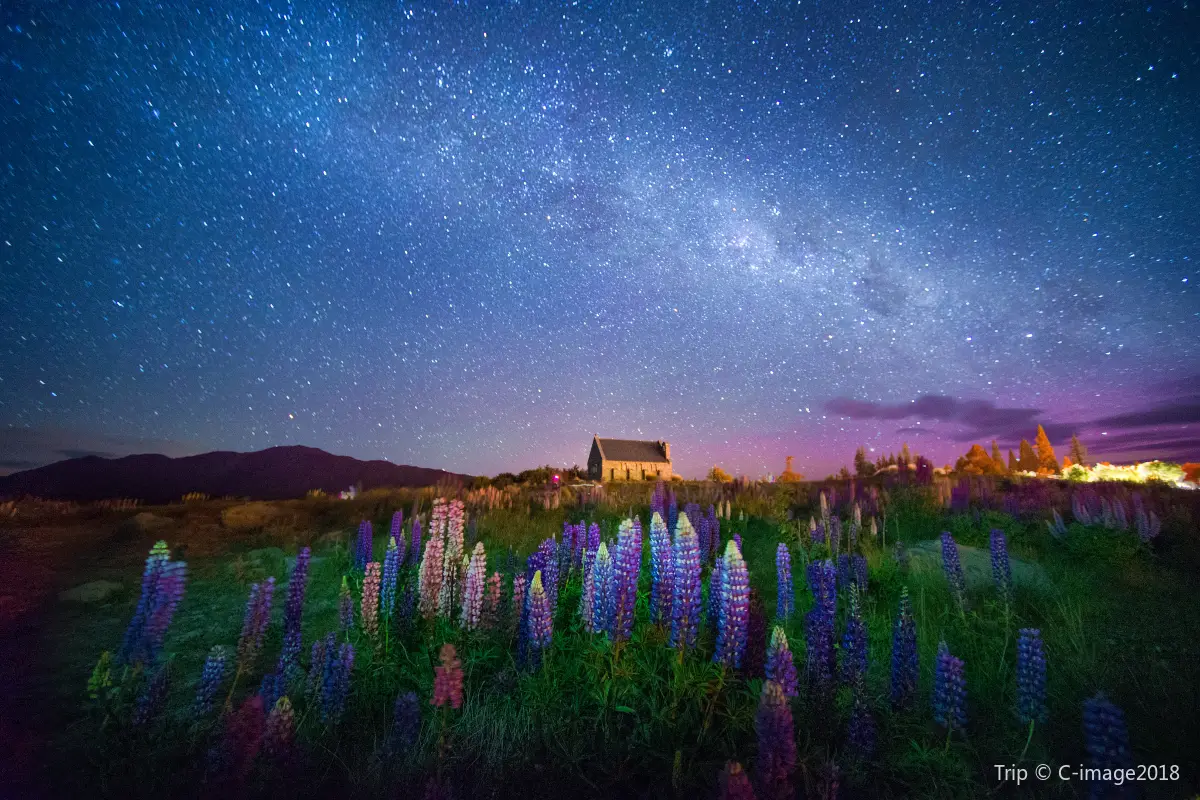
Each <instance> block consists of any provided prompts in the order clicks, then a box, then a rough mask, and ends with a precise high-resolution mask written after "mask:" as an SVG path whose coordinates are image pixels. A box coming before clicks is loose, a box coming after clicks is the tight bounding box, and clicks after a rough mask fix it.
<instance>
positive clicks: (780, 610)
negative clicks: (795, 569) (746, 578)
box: [775, 542, 796, 622]
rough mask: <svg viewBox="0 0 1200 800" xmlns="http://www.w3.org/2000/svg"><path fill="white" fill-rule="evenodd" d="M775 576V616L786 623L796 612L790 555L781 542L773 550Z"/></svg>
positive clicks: (786, 547)
mask: <svg viewBox="0 0 1200 800" xmlns="http://www.w3.org/2000/svg"><path fill="white" fill-rule="evenodd" d="M775 575H776V579H777V584H778V585H777V592H776V595H775V609H776V612H775V616H776V617H777V618H778V619H781V620H783V621H785V622H786V621H787V620H789V619H790V618H791V616H792V612H793V611H795V610H796V592H795V589H794V588H793V587H792V553H791V551H790V550H788V546H787V545H786V544H784V543H783V542H780V543H779V546H778V547H776V548H775Z"/></svg>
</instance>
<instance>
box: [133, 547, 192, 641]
mask: <svg viewBox="0 0 1200 800" xmlns="http://www.w3.org/2000/svg"><path fill="white" fill-rule="evenodd" d="M186 582H187V562H185V561H167V562H166V563H164V564H163V565H162V571H161V572H160V573H159V575H158V585H157V588H156V589H155V591H154V598H153V600H152V601H151V603H150V613H149V614H148V615H147V617H146V627H145V632H144V634H143V645H142V648H141V650H142V652H143V653H144V655H145V659H146V661H147V662H153V661H154V660H155V659H157V658H158V653H159V651H160V650H161V649H162V644H163V639H164V638H165V637H166V635H167V628H169V627H171V620H172V619H173V618H174V616H175V609H176V608H177V607H178V606H179V601H180V600H182V599H183V588H184V584H185V583H186Z"/></svg>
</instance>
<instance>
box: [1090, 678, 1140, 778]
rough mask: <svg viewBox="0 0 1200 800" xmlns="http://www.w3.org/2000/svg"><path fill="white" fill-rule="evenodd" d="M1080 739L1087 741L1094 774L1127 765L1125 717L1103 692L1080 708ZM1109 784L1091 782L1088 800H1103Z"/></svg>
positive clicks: (1127, 739) (1127, 741)
mask: <svg viewBox="0 0 1200 800" xmlns="http://www.w3.org/2000/svg"><path fill="white" fill-rule="evenodd" d="M1083 736H1084V739H1085V740H1086V741H1087V751H1088V762H1089V766H1091V767H1094V768H1095V769H1097V770H1115V769H1127V768H1128V767H1129V765H1130V760H1131V759H1130V751H1129V731H1128V730H1127V729H1126V727H1125V714H1124V712H1122V711H1121V709H1119V708H1117V707H1116V706H1115V705H1113V704H1112V703H1111V702H1109V700H1108V698H1107V697H1105V696H1104V693H1103V692H1099V693H1097V694H1096V696H1095V697H1093V698H1092V699H1090V700H1086V701H1084V704H1083ZM1112 788H1113V783H1111V782H1110V781H1100V780H1097V781H1093V782H1092V786H1091V796H1092V797H1093V798H1099V797H1105V796H1106V790H1111V789H1112Z"/></svg>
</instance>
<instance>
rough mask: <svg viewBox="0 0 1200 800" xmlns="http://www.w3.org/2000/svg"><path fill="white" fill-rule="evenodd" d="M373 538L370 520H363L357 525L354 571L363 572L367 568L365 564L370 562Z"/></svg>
mask: <svg viewBox="0 0 1200 800" xmlns="http://www.w3.org/2000/svg"><path fill="white" fill-rule="evenodd" d="M374 537H375V534H374V531H372V529H371V522H370V520H365V519H364V520H363V521H362V522H360V523H358V539H357V540H356V541H355V543H354V563H353V567H354V569H356V570H364V569H366V568H367V562H369V561H370V560H371V551H372V548H373V539H374Z"/></svg>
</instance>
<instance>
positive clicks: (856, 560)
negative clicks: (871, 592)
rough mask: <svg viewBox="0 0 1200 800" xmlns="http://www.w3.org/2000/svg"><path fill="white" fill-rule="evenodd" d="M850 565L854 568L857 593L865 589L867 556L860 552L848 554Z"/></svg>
mask: <svg viewBox="0 0 1200 800" xmlns="http://www.w3.org/2000/svg"><path fill="white" fill-rule="evenodd" d="M850 566H851V567H853V570H854V583H855V585H857V586H858V591H859V594H862V593H863V592H865V591H866V590H867V580H868V577H867V557H866V556H864V555H862V554H861V553H855V554H854V555H852V556H850Z"/></svg>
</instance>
